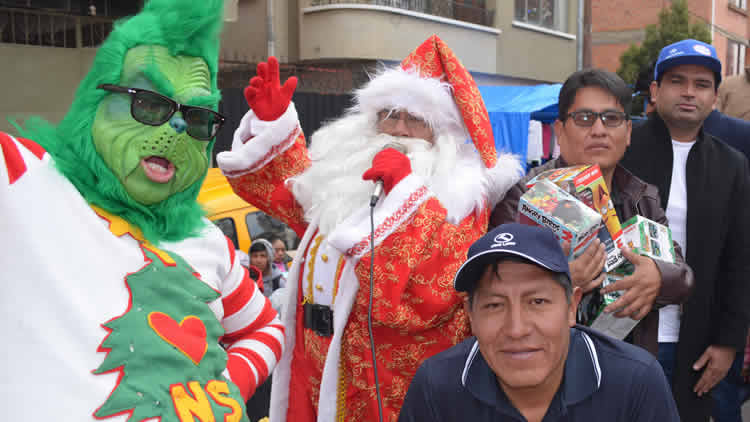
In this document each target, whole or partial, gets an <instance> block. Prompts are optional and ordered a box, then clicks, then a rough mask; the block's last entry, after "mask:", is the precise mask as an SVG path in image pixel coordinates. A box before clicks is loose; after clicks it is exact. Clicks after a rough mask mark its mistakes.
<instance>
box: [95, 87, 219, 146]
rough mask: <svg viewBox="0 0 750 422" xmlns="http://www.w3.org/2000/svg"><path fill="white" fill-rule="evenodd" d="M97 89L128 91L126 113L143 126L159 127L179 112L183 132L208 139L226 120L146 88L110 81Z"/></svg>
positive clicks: (208, 110) (202, 108)
mask: <svg viewBox="0 0 750 422" xmlns="http://www.w3.org/2000/svg"><path fill="white" fill-rule="evenodd" d="M97 88H99V89H103V90H105V91H111V92H119V93H122V94H129V95H130V98H131V102H130V114H131V115H132V116H133V118H134V119H135V120H136V121H138V122H140V123H143V124H144V125H149V126H161V125H163V124H164V123H166V122H168V121H169V119H171V118H172V116H173V115H174V114H175V113H176V112H178V111H181V112H182V118H183V120H185V123H187V129H186V131H187V134H188V135H190V136H192V137H193V138H195V139H198V140H201V141H210V140H211V139H212V138H213V137H214V136H216V133H217V132H218V131H219V129H221V126H222V125H223V124H224V121H225V120H226V118H225V117H224V116H222V115H221V114H219V113H217V112H215V111H213V110H210V109H207V108H204V107H195V106H189V105H185V104H180V103H178V102H177V101H175V100H173V99H171V98H169V97H165V96H163V95H161V94H159V93H156V92H153V91H149V90H147V89H139V88H127V87H124V86H118V85H112V84H101V85H99V86H98V87H97Z"/></svg>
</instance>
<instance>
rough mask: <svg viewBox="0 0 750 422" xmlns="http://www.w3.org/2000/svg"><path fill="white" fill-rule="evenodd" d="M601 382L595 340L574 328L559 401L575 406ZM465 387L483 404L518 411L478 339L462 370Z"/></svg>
mask: <svg viewBox="0 0 750 422" xmlns="http://www.w3.org/2000/svg"><path fill="white" fill-rule="evenodd" d="M601 382H602V369H601V365H600V363H599V354H598V353H597V350H596V346H595V344H594V340H593V339H592V338H591V336H589V334H587V333H586V332H585V331H584V330H582V329H580V328H579V327H578V326H576V327H574V328H571V329H570V345H569V347H568V357H567V359H566V361H565V373H564V375H563V381H562V386H561V388H559V389H558V392H557V394H556V398H557V396H559V397H560V400H561V401H562V403H561V404H562V405H563V406H564V407H568V406H571V405H574V404H576V403H579V402H581V401H583V400H585V399H586V398H588V397H589V396H591V395H592V394H594V393H595V392H596V391H597V390H598V389H599V387H600V386H601ZM461 384H462V385H463V386H464V387H465V388H466V389H467V390H469V392H470V393H471V394H472V395H473V396H475V397H476V398H477V399H479V400H480V401H482V402H484V403H486V404H488V405H491V406H495V407H497V408H498V409H500V410H504V411H505V412H506V413H510V414H515V413H516V412H517V410H516V409H515V408H513V405H512V404H511V403H510V401H509V400H508V398H507V397H506V395H505V393H504V392H503V391H502V389H501V388H500V386H499V384H498V382H497V378H496V377H495V374H494V373H493V372H492V369H490V367H489V365H488V364H487V361H485V359H484V357H483V356H482V354H481V353H480V352H479V342H477V340H476V339H474V341H473V344H472V345H471V349H470V350H469V353H468V355H467V357H466V361H465V363H464V368H463V371H461Z"/></svg>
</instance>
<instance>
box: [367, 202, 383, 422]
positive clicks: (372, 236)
mask: <svg viewBox="0 0 750 422" xmlns="http://www.w3.org/2000/svg"><path fill="white" fill-rule="evenodd" d="M374 280H375V204H373V203H370V302H369V304H368V305H367V331H368V333H369V334H370V351H371V352H372V370H373V372H374V373H375V395H376V396H377V398H378V420H379V421H380V422H383V401H382V398H381V397H380V382H378V362H377V357H376V356H375V337H374V336H373V334H372V297H373V289H374V287H375V286H374V284H375V282H374Z"/></svg>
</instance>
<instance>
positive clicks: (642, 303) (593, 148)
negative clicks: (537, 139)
mask: <svg viewBox="0 0 750 422" xmlns="http://www.w3.org/2000/svg"><path fill="white" fill-rule="evenodd" d="M631 101H632V95H631V90H630V88H629V87H628V86H627V85H626V84H625V82H624V81H623V80H622V79H621V78H620V77H619V76H617V75H616V74H614V73H611V72H608V71H605V70H599V69H585V70H581V71H578V72H575V73H573V74H572V75H571V76H570V77H568V79H567V80H566V81H565V83H564V84H563V86H562V89H561V90H560V95H559V102H558V107H559V111H560V114H559V118H558V120H557V121H555V123H554V125H555V126H554V129H555V135H556V136H557V140H558V143H559V145H560V157H559V158H557V159H555V160H552V161H550V162H548V163H546V164H544V165H543V166H540V167H536V168H534V169H532V170H531V171H530V172H529V174H527V175H526V177H525V178H524V179H522V180H521V181H520V182H519V183H518V184H516V186H514V187H513V188H512V189H511V190H510V191H509V192H508V195H507V196H506V197H505V199H504V200H503V201H501V202H500V204H498V206H497V207H496V208H495V210H494V211H493V213H492V217H491V221H490V226H491V227H494V226H497V225H500V224H503V223H506V222H511V221H515V220H517V219H518V201H519V198H520V197H521V195H523V193H524V192H525V191H526V190H527V188H526V182H527V181H528V180H530V179H531V178H533V177H534V176H536V175H537V174H539V173H541V172H543V171H546V170H548V169H552V168H559V167H566V166H573V165H580V164H598V165H599V167H600V168H601V171H602V175H603V177H604V180H605V182H606V184H607V188H608V189H609V191H610V193H611V195H612V201H613V203H614V205H615V210H616V211H617V216H618V217H619V218H620V220H621V221H625V220H627V219H629V218H631V217H632V216H634V215H642V216H644V217H646V218H649V219H651V220H654V221H656V222H659V223H662V224H665V225H666V224H667V219H666V217H665V215H664V210H663V209H662V208H661V206H660V204H659V196H658V193H657V191H656V188H655V187H654V186H652V185H649V184H647V183H645V182H643V181H642V180H640V179H638V178H637V177H635V176H634V175H633V174H631V173H630V172H629V171H627V170H626V169H624V168H623V167H622V166H620V165H619V163H620V160H621V159H622V157H623V155H624V154H625V150H626V148H627V147H628V145H629V144H630V134H631V130H632V123H631V121H630V118H629V112H630V106H631ZM594 242H595V243H594V244H592V245H591V246H589V247H588V248H587V249H586V251H585V252H584V253H583V254H582V255H581V256H580V257H578V258H577V259H575V260H573V261H572V262H571V263H570V271H571V278H572V281H573V284H574V285H575V286H578V287H581V288H582V290H583V293H584V294H586V293H588V292H591V291H592V290H594V289H598V288H599V286H600V284H601V283H602V281H603V280H604V273H603V269H604V260H605V255H606V254H605V251H604V246H603V245H602V244H601V243H599V241H598V239H596V240H594ZM675 252H676V256H677V261H678V262H677V263H676V264H669V263H666V262H664V261H656V260H652V259H651V258H647V257H643V256H640V255H636V254H634V253H633V252H631V251H630V250H628V249H624V250H623V254H624V255H625V257H626V258H627V259H628V260H629V261H631V262H632V263H633V264H634V265H635V268H636V269H635V272H634V273H633V274H632V275H631V276H628V277H626V278H624V279H622V280H620V281H618V282H616V283H613V284H611V285H609V286H606V287H604V289H603V290H602V291H603V292H611V291H617V290H627V292H626V293H625V294H623V295H622V297H620V298H619V299H618V300H617V301H616V302H614V303H612V304H610V305H609V306H608V307H607V308H606V309H605V312H612V311H614V310H618V309H621V310H620V311H618V312H617V313H616V314H615V316H617V317H630V318H633V319H637V320H641V322H640V323H638V325H636V327H635V328H634V329H633V331H632V333H631V336H632V337H631V338H629V339H628V340H631V341H632V342H633V343H634V344H637V345H639V346H642V347H644V348H646V349H647V350H649V351H650V352H651V353H652V354H654V355H656V349H657V338H656V334H657V332H656V329H657V326H658V311H655V310H654V308H655V306H656V307H659V306H663V305H665V304H670V303H682V302H683V301H685V300H686V298H687V297H688V295H689V293H690V289H691V287H692V281H693V276H692V272H691V270H690V268H689V267H688V266H687V265H686V264H685V262H684V260H683V259H682V255H681V252H680V249H679V245H675Z"/></svg>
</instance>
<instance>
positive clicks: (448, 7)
mask: <svg viewBox="0 0 750 422" xmlns="http://www.w3.org/2000/svg"><path fill="white" fill-rule="evenodd" d="M330 4H370V5H377V6H389V7H395V8H398V9H405V10H411V11H413V12H420V13H426V14H428V15H434V16H441V17H444V18H449V19H455V20H459V21H464V22H470V23H475V24H478V25H484V26H494V20H495V11H494V10H487V8H486V7H485V1H484V0H464V1H448V0H354V1H351V0H349V1H345V0H312V6H324V5H330Z"/></svg>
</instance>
